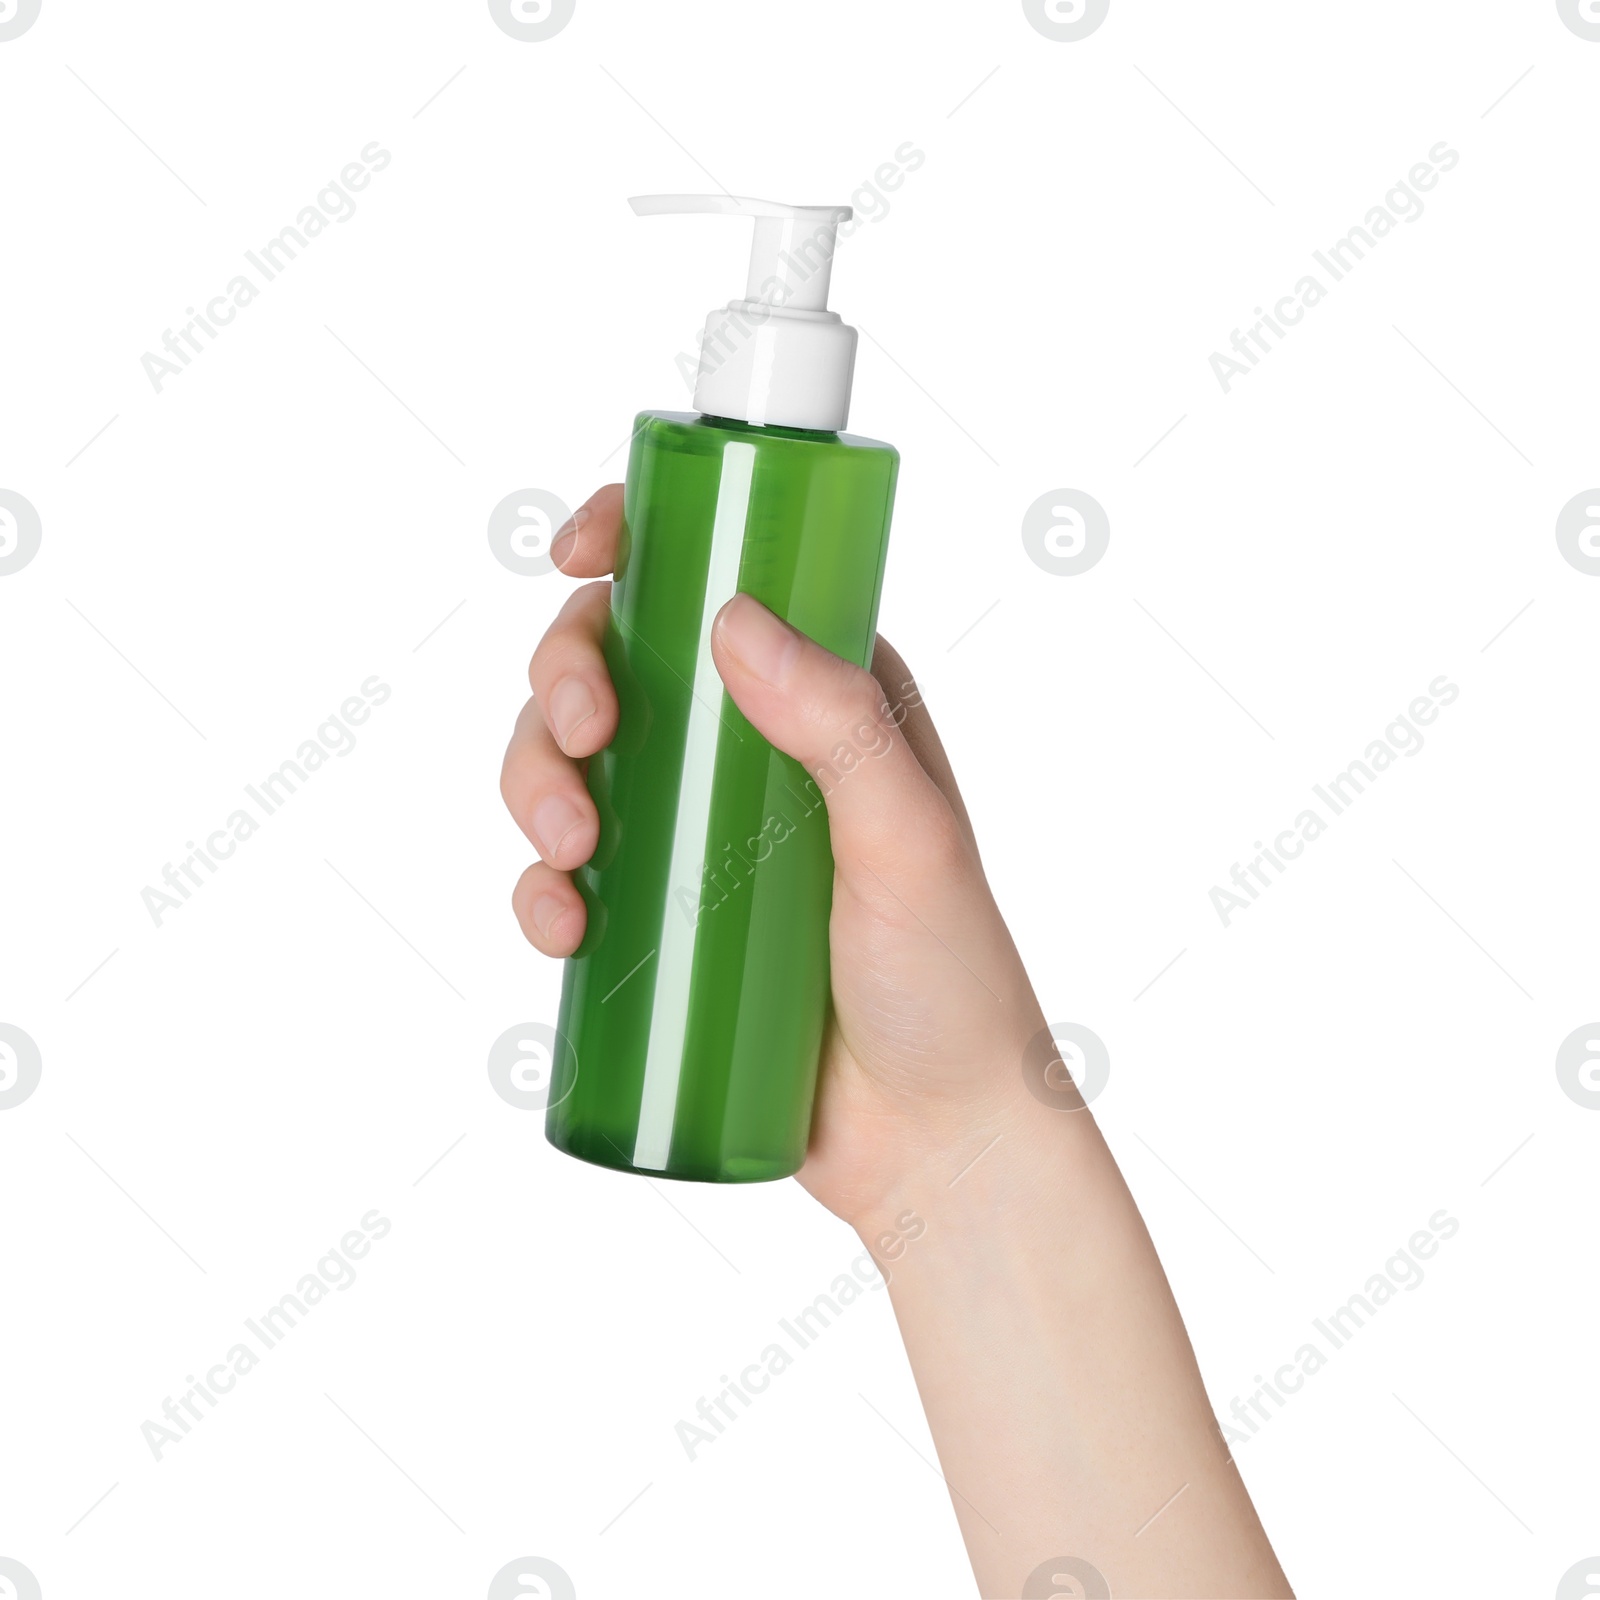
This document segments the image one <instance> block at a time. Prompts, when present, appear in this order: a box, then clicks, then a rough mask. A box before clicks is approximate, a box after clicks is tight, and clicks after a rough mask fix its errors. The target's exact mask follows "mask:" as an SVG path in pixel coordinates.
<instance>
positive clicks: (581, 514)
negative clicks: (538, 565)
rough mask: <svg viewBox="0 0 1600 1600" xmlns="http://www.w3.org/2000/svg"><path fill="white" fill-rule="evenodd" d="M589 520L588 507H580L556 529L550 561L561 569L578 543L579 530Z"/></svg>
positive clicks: (551, 543)
mask: <svg viewBox="0 0 1600 1600" xmlns="http://www.w3.org/2000/svg"><path fill="white" fill-rule="evenodd" d="M588 520H589V508H588V506H579V507H578V509H577V510H576V511H574V512H573V513H572V515H571V516H570V517H568V518H567V520H566V521H565V522H563V523H562V524H561V526H560V527H559V528H557V529H556V533H555V537H554V538H553V539H552V540H551V541H550V559H551V560H552V561H553V562H555V564H556V565H557V566H558V567H559V566H561V565H562V564H563V563H564V562H565V561H566V559H567V557H568V556H570V555H571V554H572V547H573V546H574V545H575V544H576V543H577V542H578V529H579V528H581V527H582V526H583V525H584V523H586V522H587V521H588Z"/></svg>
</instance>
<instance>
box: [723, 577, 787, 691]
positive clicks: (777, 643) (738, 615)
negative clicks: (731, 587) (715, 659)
mask: <svg viewBox="0 0 1600 1600" xmlns="http://www.w3.org/2000/svg"><path fill="white" fill-rule="evenodd" d="M722 636H723V640H724V642H725V643H726V644H727V646H728V648H729V649H730V650H731V651H732V652H733V653H734V654H735V655H736V656H738V658H739V659H740V660H741V661H742V662H743V663H744V664H745V665H746V666H747V667H748V668H749V669H750V670H751V671H752V672H753V673H754V674H755V675H756V676H757V677H758V678H761V679H763V680H764V681H765V682H767V683H770V684H772V685H773V686H774V687H775V688H781V687H782V685H784V684H785V683H787V682H788V681H789V674H790V673H791V672H793V671H794V665H795V662H796V661H798V660H799V659H800V635H799V634H798V633H796V632H795V631H794V629H793V628H791V627H790V626H789V625H788V623H786V622H780V621H779V620H778V618H777V617H775V616H773V614H772V613H771V612H770V611H768V610H767V608H766V607H765V606H764V605H762V604H761V602H760V601H759V600H752V599H751V598H750V596H749V595H747V594H736V595H735V596H734V597H733V599H731V600H730V601H729V602H728V604H727V606H726V607H725V608H724V609H723V613H722Z"/></svg>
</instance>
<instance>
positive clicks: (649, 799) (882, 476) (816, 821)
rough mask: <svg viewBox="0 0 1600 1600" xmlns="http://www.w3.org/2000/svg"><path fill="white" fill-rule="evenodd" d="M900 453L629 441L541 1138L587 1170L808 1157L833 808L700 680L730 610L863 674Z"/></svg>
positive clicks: (734, 440) (665, 431)
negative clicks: (769, 624) (591, 840)
mask: <svg viewBox="0 0 1600 1600" xmlns="http://www.w3.org/2000/svg"><path fill="white" fill-rule="evenodd" d="M898 465H899V457H898V455H897V454H896V452H895V451H894V450H893V449H891V448H890V447H889V446H887V445H882V444H877V443H874V442H872V441H870V440H865V439H856V438H852V437H851V436H850V435H848V434H836V433H811V432H805V431H801V430H798V429H788V428H776V427H758V426H754V425H751V424H748V423H742V422H732V421H725V420H723V419H718V418H708V417H703V416H698V415H694V414H687V413H684V414H680V413H673V412H645V413H643V414H642V415H641V416H640V417H639V418H638V419H637V421H636V424H635V429H634V437H633V446H632V452H631V454H630V457H629V461H628V475H627V484H626V488H625V492H624V498H623V531H622V541H621V546H620V548H619V551H618V558H617V569H616V581H615V584H614V587H613V590H612V599H611V620H610V622H609V624H608V627H607V633H606V640H605V653H606V661H607V664H608V666H609V668H610V671H611V678H612V681H613V683H614V684H615V685H616V691H617V699H618V703H619V709H620V716H619V721H618V727H617V734H616V737H615V738H614V739H613V740H612V742H611V744H610V745H609V746H608V747H607V748H606V749H605V750H603V751H601V752H599V753H598V754H597V755H595V756H594V757H593V758H592V759H591V761H590V763H589V772H588V784H589V792H590V794H591V795H592V796H593V797H594V801H595V805H596V807H597V808H598V810H599V814H600V837H599V842H598V844H597V845H596V848H595V852H594V855H593V857H592V858H591V860H590V861H589V863H588V864H587V866H585V867H583V868H582V869H580V871H579V872H578V873H577V874H576V881H577V885H578V888H579V891H580V892H581V894H582V895H583V898H584V901H585V904H586V906H587V908H588V919H589V920H588V928H587V930H586V932H585V935H584V939H583V943H582V944H581V945H580V946H579V947H578V950H577V952H576V953H575V954H574V955H573V956H572V957H571V958H570V959H569V960H568V962H567V964H566V971H565V974H564V981H563V985H562V994H561V1014H560V1019H559V1022H558V1024H557V1033H558V1035H559V1038H558V1043H557V1048H556V1051H555V1063H554V1067H553V1070H552V1076H551V1084H550V1103H549V1109H548V1113H547V1117H546V1125H545V1129H546V1134H547V1136H548V1138H549V1139H550V1142H551V1143H552V1144H554V1145H556V1146H557V1147H558V1148H559V1149H562V1150H565V1151H567V1152H568V1153H569V1154H571V1155H575V1156H578V1157H580V1158H581V1159H583V1160H585V1161H592V1162H596V1163H599V1164H600V1165H602V1166H608V1167H617V1168H621V1169H623V1170H625V1171H632V1172H643V1173H648V1174H653V1175H656V1176H661V1177H669V1178H687V1179H698V1180H702V1181H708V1182H721V1183H740V1182H756V1181H760V1180H763V1179H772V1178H781V1177H786V1176H788V1175H789V1174H790V1173H793V1172H795V1171H797V1170H798V1169H799V1167H800V1165H801V1163H802V1162H803V1161H804V1159H805V1151H806V1143H807V1140H808V1137H809V1134H810V1126H811V1106H812V1100H813V1096H814V1094H815V1090H816V1077H817V1065H818V1060H819V1056H820V1052H821V1046H822V1037H823V1029H824V1026H825V1024H826V1021H827V1013H828V1001H829V982H828V916H829V911H830V908H831V905H832V898H833V854H832V850H831V848H830V845H829V839H828V826H827V814H826V809H825V806H824V799H823V794H822V791H821V790H820V789H819V787H818V785H817V784H816V782H815V781H813V779H812V778H811V776H810V775H808V774H807V772H806V771H805V769H804V768H803V767H802V766H801V765H800V764H799V763H798V762H796V761H794V760H793V759H792V758H791V757H789V756H787V755H784V754H783V753H782V752H781V751H778V750H775V749H774V748H773V747H772V745H771V744H769V743H768V742H767V740H766V739H764V738H763V737H762V736H761V735H760V734H759V733H757V732H756V730H755V729H754V728H753V727H752V726H751V725H750V723H749V722H748V721H746V720H745V718H744V716H743V715H742V714H741V713H740V711H739V709H738V707H737V706H736V705H735V704H734V703H733V701H732V699H731V698H730V697H729V696H728V694H727V692H726V690H725V689H724V688H723V685H722V680H721V678H720V677H719V676H718V674H717V671H716V668H715V666H714V665H713V664H712V660H711V649H710V632H711V626H712V623H713V621H714V619H715V617H716V614H717V612H718V611H719V610H720V609H721V608H722V606H723V605H724V604H725V603H726V602H727V601H728V600H729V599H730V598H731V597H732V595H733V594H734V593H735V592H736V591H743V592H744V593H746V594H750V595H753V596H755V598H756V599H758V600H760V601H761V602H762V603H763V604H765V605H767V606H769V607H770V608H771V609H772V610H773V611H775V612H776V613H777V614H778V615H779V616H780V617H783V618H785V619H786V620H787V621H788V622H789V623H791V624H792V625H793V626H794V627H796V628H798V629H799V630H800V631H801V632H802V633H804V634H806V635H807V636H808V637H810V638H812V639H814V640H816V641H817V643H819V644H821V645H823V646H825V647H826V648H827V649H829V650H832V651H833V652H835V654H837V655H841V656H844V657H845V658H846V659H848V660H851V661H854V662H856V663H858V664H859V665H861V666H867V665H869V664H870V662H871V658H872V648H873V642H874V639H875V636H876V628H877V615H878V600H879V595H880V593H881V590H882V584H883V566H884V557H885V554H886V551H887V546H888V534H889V517H890V511H891V508H892V505H893V499H894V485H895V475H896V471H897V468H898Z"/></svg>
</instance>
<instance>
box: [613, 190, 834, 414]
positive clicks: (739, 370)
mask: <svg viewBox="0 0 1600 1600" xmlns="http://www.w3.org/2000/svg"><path fill="white" fill-rule="evenodd" d="M628 204H629V205H630V206H632V207H633V209H634V212H635V214H636V215H638V216H641V217H658V216H665V215H669V214H675V213H682V212H709V213H712V214H714V215H718V216H729V217H749V218H751V219H752V220H753V221H754V222H755V243H754V245H753V247H752V249H751V251H750V277H749V281H748V283H747V284H746V286H745V298H744V299H743V300H733V301H730V302H729V303H728V305H727V306H726V307H724V308H723V309H722V310H718V311H713V312H712V313H711V314H710V316H708V317H707V318H706V328H705V337H704V340H703V342H702V344H701V347H700V369H699V374H698V376H697V378H696V381H695V391H694V404H695V409H696V410H697V411H701V412H703V413H705V414H706V415H707V416H713V417H732V418H734V419H736V420H738V421H742V422H754V423H761V424H768V425H772V426H776V427H782V428H812V429H817V430H819V431H824V432H837V431H838V430H839V429H840V428H842V427H844V425H845V421H846V419H847V418H848V416H849V413H850V380H851V377H852V376H853V374H854V371H855V364H856V330H855V329H854V328H850V327H847V326H846V325H845V324H844V323H843V322H842V321H840V319H839V314H838V313H837V312H835V311H830V310H828V279H829V276H830V274H831V273H832V270H833V252H834V248H835V245H836V243H837V240H838V229H839V224H840V223H841V222H848V221H849V220H850V216H851V211H850V207H849V206H786V205H780V204H778V203H777V202H776V201H773V200H749V199H745V198H743V197H741V196H738V195H727V194H649V195H637V196H635V197H634V198H633V199H631V200H630V201H629V202H628Z"/></svg>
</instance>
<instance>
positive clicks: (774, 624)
mask: <svg viewBox="0 0 1600 1600" xmlns="http://www.w3.org/2000/svg"><path fill="white" fill-rule="evenodd" d="M711 650H712V657H713V659H714V660H715V662H716V666H717V671H718V672H719V673H721V675H722V681H723V682H724V683H725V684H726V685H727V688H728V693H729V694H730V695H731V696H732V697H733V700H734V703H735V704H736V705H737V706H738V707H739V709H740V710H741V711H742V712H743V713H744V714H745V716H746V717H747V718H748V719H749V721H750V723H751V725H752V726H753V727H754V728H755V729H756V730H757V732H759V733H761V734H762V735H763V736H764V737H765V738H767V739H768V740H770V741H771V742H772V743H773V744H774V745H775V746H777V748H778V749H779V750H782V751H783V752H784V753H785V754H786V755H790V756H793V757H794V759H795V760H796V761H798V762H799V763H800V764H801V765H802V766H803V767H804V768H805V769H806V772H807V773H808V774H809V775H810V777H811V778H812V779H813V780H814V781H815V782H816V785H817V787H818V788H819V789H820V790H821V791H822V796H823V799H824V800H825V801H826V802H827V807H828V824H829V832H830V833H831V835H832V839H833V854H834V862H835V865H836V866H837V868H838V870H839V872H840V874H841V876H842V877H843V878H844V879H845V881H846V882H847V883H851V884H852V886H853V887H857V888H859V889H861V890H863V891H865V892H866V893H867V894H868V896H869V897H870V898H874V899H875V898H878V895H877V894H874V893H873V891H874V890H875V889H876V890H878V891H880V892H881V889H882V888H883V887H884V886H885V884H886V883H887V884H890V885H892V884H893V883H894V881H895V880H896V879H903V878H904V877H905V875H906V874H907V872H908V870H912V869H915V870H916V871H917V874H918V876H921V875H922V874H923V873H925V872H926V871H927V869H928V867H929V866H930V865H932V864H933V861H935V860H936V861H938V862H939V863H940V864H946V863H950V864H953V862H952V858H953V857H958V856H961V857H964V855H965V854H966V853H967V851H968V849H969V846H968V843H967V839H966V835H965V832H964V830H963V829H962V827H961V825H960V823H959V822H958V820H957V818H956V816H955V813H954V811H953V810H952V809H951V806H950V803H949V801H948V800H946V799H945V797H944V795H943V793H942V792H941V791H940V789H939V787H938V786H937V785H936V784H935V783H934V781H933V779H932V778H930V777H929V776H928V774H927V773H926V772H924V771H923V769H922V766H921V764H920V763H919V762H918V760H917V758H916V755H915V754H914V753H913V751H912V749H911V746H910V745H909V744H908V743H907V742H906V738H905V735H904V734H903V733H902V732H901V729H900V725H899V721H898V719H897V717H896V715H895V712H894V711H893V710H892V709H891V708H890V706H889V705H888V703H887V701H886V700H885V698H884V693H883V688H882V686H881V685H880V684H879V682H878V680H877V679H876V678H874V677H873V676H872V674H871V673H870V672H867V671H866V670H864V669H863V668H861V667H858V666H856V665H855V664H854V663H853V662H850V661H846V660H844V659H843V658H842V657H841V656H836V655H834V654H833V653H832V652H831V651H828V650H824V649H823V648H822V646H821V645H819V644H816V643H815V642H814V641H812V640H810V639H808V638H807V637H806V636H805V635H804V634H803V633H800V632H798V631H797V630H796V629H794V628H791V627H790V626H789V624H788V623H786V622H783V621H781V620H780V619H779V618H778V617H776V616H774V615H773V614H772V612H771V611H769V610H768V609H767V608H766V607H765V606H764V605H762V604H761V602H760V601H759V600H756V599H754V598H752V597H751V596H750V595H747V594H737V595H735V596H734V597H733V599H732V600H730V601H729V602H728V603H727V605H725V606H724V607H723V608H722V610H721V612H720V613H719V614H718V616H717V620H716V622H715V624H714V625H713V627H712V630H711ZM863 869H865V870H863ZM874 877H877V878H878V880H879V881H878V883H877V884H876V885H874V884H873V882H872V879H873V878H874Z"/></svg>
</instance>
